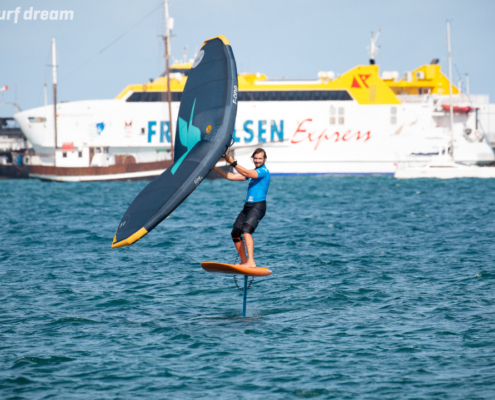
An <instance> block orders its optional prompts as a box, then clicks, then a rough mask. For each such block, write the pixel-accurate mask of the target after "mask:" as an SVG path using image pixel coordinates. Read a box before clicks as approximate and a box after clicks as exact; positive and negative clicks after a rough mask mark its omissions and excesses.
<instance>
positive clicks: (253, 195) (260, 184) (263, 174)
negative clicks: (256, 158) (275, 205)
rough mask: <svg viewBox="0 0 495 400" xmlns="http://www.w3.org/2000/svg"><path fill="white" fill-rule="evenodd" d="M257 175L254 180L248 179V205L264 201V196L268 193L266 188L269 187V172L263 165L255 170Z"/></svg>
mask: <svg viewBox="0 0 495 400" xmlns="http://www.w3.org/2000/svg"><path fill="white" fill-rule="evenodd" d="M255 171H256V172H257V173H258V177H257V178H256V179H253V178H248V180H249V187H248V192H247V198H246V201H247V202H248V203H257V202H258V201H265V200H266V194H267V193H268V186H269V185H270V171H268V168H266V166H265V165H263V166H262V167H260V168H256V169H255Z"/></svg>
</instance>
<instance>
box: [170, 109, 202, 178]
mask: <svg viewBox="0 0 495 400" xmlns="http://www.w3.org/2000/svg"><path fill="white" fill-rule="evenodd" d="M195 106H196V99H194V103H193V106H192V110H191V117H190V118H189V125H188V124H187V122H186V121H184V120H183V119H182V118H181V117H179V139H180V142H181V143H182V145H183V146H185V147H187V151H186V152H185V153H184V155H183V156H182V157H181V158H179V160H178V161H177V162H176V163H175V165H174V166H173V167H172V175H173V174H175V171H177V168H179V165H181V164H182V161H184V158H186V156H187V155H188V154H189V152H190V151H191V149H192V148H193V147H194V145H195V144H196V143H198V142H199V141H200V140H201V130H200V129H199V128H198V127H197V126H194V125H193V124H192V121H193V116H194V107H195Z"/></svg>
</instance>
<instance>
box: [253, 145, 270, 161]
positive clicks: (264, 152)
mask: <svg viewBox="0 0 495 400" xmlns="http://www.w3.org/2000/svg"><path fill="white" fill-rule="evenodd" d="M259 153H263V158H264V159H265V160H266V151H265V150H264V149H262V148H261V147H258V148H257V149H256V150H255V151H254V153H253V154H252V155H251V158H254V156H255V155H256V154H259Z"/></svg>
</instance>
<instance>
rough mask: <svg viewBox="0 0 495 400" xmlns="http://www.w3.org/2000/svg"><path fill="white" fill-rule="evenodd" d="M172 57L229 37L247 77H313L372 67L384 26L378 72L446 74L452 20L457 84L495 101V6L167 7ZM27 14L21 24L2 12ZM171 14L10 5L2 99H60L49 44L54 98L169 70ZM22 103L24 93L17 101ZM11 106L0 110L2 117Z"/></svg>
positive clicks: (247, 0)
mask: <svg viewBox="0 0 495 400" xmlns="http://www.w3.org/2000/svg"><path fill="white" fill-rule="evenodd" d="M169 4H170V7H169V10H170V16H171V17H173V18H174V29H173V31H172V35H173V37H172V44H171V45H172V56H173V58H175V59H182V58H183V54H184V49H185V48H186V47H187V58H188V59H189V58H194V55H195V53H196V52H197V51H198V50H199V48H200V47H201V45H202V43H203V41H204V40H205V39H208V38H211V37H214V36H218V35H224V36H226V37H227V38H228V40H229V41H230V43H231V45H232V48H233V51H234V55H235V57H236V61H237V68H238V71H239V72H262V73H264V74H265V75H267V76H268V77H269V78H273V79H280V78H286V79H311V78H313V79H316V78H317V74H318V72H319V71H334V72H335V73H337V74H342V73H344V72H345V71H347V70H349V69H351V68H353V67H355V66H357V65H360V64H367V63H368V59H369V56H368V52H367V47H368V46H369V43H370V36H371V32H376V31H377V30H378V28H379V27H380V28H381V34H380V36H379V39H378V45H379V46H380V47H381V48H380V54H379V55H378V56H377V57H376V61H377V64H378V65H379V66H380V71H381V72H383V71H399V73H400V75H401V76H402V74H403V72H405V71H412V70H413V69H415V68H417V67H419V66H421V65H423V64H426V63H429V62H430V60H432V59H433V58H439V59H440V63H441V64H442V71H443V72H444V73H445V74H447V72H448V69H447V68H448V63H447V35H446V21H447V20H450V21H451V31H452V53H453V59H454V61H453V63H454V67H453V77H454V82H455V83H456V82H457V78H458V76H461V77H462V78H463V79H464V77H465V74H466V73H468V74H469V81H470V91H471V93H476V94H488V95H490V101H491V102H495V78H494V76H495V73H494V72H495V68H494V66H495V45H494V43H495V24H494V23H493V18H494V17H495V1H494V0H472V1H470V2H467V1H465V0H415V1H404V0H375V1H369V0H355V1H353V0H243V1H241V0H169ZM16 7H21V9H20V13H19V16H18V20H17V22H15V21H14V14H11V15H10V19H9V20H7V19H6V18H7V13H5V19H1V18H2V13H3V11H8V10H15V9H16ZM31 7H32V8H33V11H35V10H40V11H42V10H47V11H48V12H50V11H53V10H55V11H59V10H70V11H73V15H74V17H73V20H68V21H65V20H64V21H60V20H50V19H48V20H40V19H39V18H40V16H38V19H37V20H36V21H35V20H25V19H24V13H25V12H26V11H28V10H29V9H30V8H31ZM164 28H165V18H164V11H163V1H160V0H140V1H135V0H134V1H133V0H119V1H116V0H98V1H96V0H84V1H76V0H29V1H28V0H17V1H15V0H2V1H1V2H0V51H1V58H0V87H2V86H4V85H7V86H8V87H9V90H7V91H5V92H3V93H0V102H2V101H3V102H14V101H15V99H16V98H17V103H18V104H19V106H20V107H21V108H22V109H24V110H26V109H30V108H34V107H39V106H42V105H43V104H44V85H45V83H47V84H48V103H49V104H51V103H52V95H51V84H52V75H51V74H52V72H51V40H52V38H55V39H56V42H57V52H58V63H59V68H58V100H59V101H77V100H91V99H109V98H114V97H115V96H117V94H118V93H119V92H120V91H121V90H122V89H124V88H125V87H126V86H127V85H128V84H134V83H145V82H147V81H149V79H151V78H156V77H157V76H159V75H160V74H161V73H163V71H164V69H165V67H164V65H165V64H164V59H163V53H164V44H163V39H162V37H161V35H163V33H164ZM16 96H17V97H16ZM13 113H14V109H13V107H9V106H0V116H12V114H13Z"/></svg>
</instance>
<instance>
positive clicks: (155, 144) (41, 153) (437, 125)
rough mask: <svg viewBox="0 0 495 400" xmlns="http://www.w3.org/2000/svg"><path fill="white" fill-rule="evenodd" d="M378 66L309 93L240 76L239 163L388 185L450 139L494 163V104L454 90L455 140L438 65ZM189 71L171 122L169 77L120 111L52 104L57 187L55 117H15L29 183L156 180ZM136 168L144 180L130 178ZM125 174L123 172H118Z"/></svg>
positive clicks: (177, 78) (322, 81)
mask: <svg viewBox="0 0 495 400" xmlns="http://www.w3.org/2000/svg"><path fill="white" fill-rule="evenodd" d="M234 50H235V44H234ZM371 61H372V62H371V63H370V64H369V65H360V66H357V67H355V68H352V69H351V70H349V71H347V72H345V73H343V74H341V75H340V76H339V75H337V74H335V73H334V72H331V71H330V72H320V73H319V74H318V77H317V79H314V80H310V81H308V80H298V81H290V80H269V79H268V78H267V77H266V76H265V75H263V74H260V73H257V74H250V73H242V74H240V75H239V106H238V114H237V120H236V128H235V132H234V144H233V147H232V148H233V149H234V156H235V158H236V159H237V160H238V162H239V163H240V164H241V165H246V166H250V165H252V161H251V159H250V155H251V153H252V151H253V150H254V148H256V147H264V148H265V149H266V151H267V155H268V161H267V164H268V167H269V168H270V171H271V172H272V173H273V174H338V173H345V174H349V173H357V174H364V173H388V174H393V173H394V172H395V171H396V169H397V165H398V164H399V163H401V162H407V164H408V165H411V166H422V165H425V164H426V163H427V162H428V161H429V160H430V158H431V157H432V156H435V155H438V154H440V152H441V149H442V148H443V147H444V146H445V142H446V141H448V140H451V139H452V138H453V142H452V143H453V149H454V152H455V154H456V161H458V162H460V163H463V164H473V165H474V164H486V163H493V162H494V161H495V156H494V154H493V152H492V149H491V146H490V144H489V143H488V142H487V141H486V140H485V137H484V134H483V132H482V130H481V128H480V126H479V123H478V118H477V113H478V110H479V109H481V108H484V109H486V108H487V107H488V99H487V97H482V96H478V97H477V96H471V97H470V98H471V99H472V100H473V102H472V103H471V102H470V101H469V99H468V97H467V96H466V95H465V94H462V93H461V92H460V91H459V89H458V88H457V87H456V86H454V85H452V89H451V92H452V97H453V100H452V101H453V104H454V105H455V106H456V107H457V108H456V109H454V110H453V114H454V117H453V126H452V130H451V129H450V123H449V113H450V102H449V93H450V89H449V86H450V82H449V80H448V79H447V77H446V76H445V75H444V74H443V73H442V71H441V67H440V65H439V64H438V60H433V61H432V62H431V63H430V64H425V65H422V66H420V67H419V68H417V69H415V70H413V71H409V72H406V73H404V75H403V77H402V78H400V77H399V73H398V72H396V71H385V72H382V73H380V69H379V66H378V65H376V64H375V62H374V56H373V55H372V60H371ZM191 65H192V61H191V62H188V63H182V64H180V63H175V64H174V65H172V67H171V69H170V72H171V74H170V80H169V81H168V82H169V84H170V90H171V92H172V93H171V95H172V104H171V114H172V118H169V111H168V106H167V102H166V101H165V100H166V98H167V83H168V82H167V79H166V77H164V76H161V77H159V78H157V79H156V80H154V81H153V82H149V83H145V84H135V85H129V86H127V87H126V88H125V89H124V90H123V91H122V92H121V93H120V94H119V95H117V96H116V98H115V99H113V100H92V101H89V100H88V101H77V102H69V103H62V104H57V126H58V135H57V150H56V151H55V161H56V162H55V163H56V167H57V168H65V170H60V169H58V171H60V174H59V175H56V174H55V175H53V174H54V169H53V168H54V166H53V164H54V161H53V153H54V144H55V142H54V140H55V138H54V135H53V131H54V113H53V106H46V107H40V108H35V109H31V110H27V111H24V112H21V113H17V114H16V115H15V116H14V117H15V119H16V121H17V122H18V123H19V125H20V127H21V129H22V130H23V132H24V134H25V135H26V137H27V138H28V139H29V141H30V142H31V143H32V144H33V147H34V148H35V150H36V152H37V155H35V156H33V157H32V158H31V160H29V161H30V163H31V172H32V176H33V177H39V178H43V179H58V180H70V179H73V180H85V179H101V176H99V177H98V176H97V177H96V178H95V175H94V173H93V171H97V169H98V168H100V171H102V170H101V168H107V169H106V171H107V172H109V173H107V174H106V179H114V178H118V177H121V178H122V179H126V178H127V177H133V178H136V179H139V178H140V176H139V174H138V173H142V174H145V173H146V172H149V173H150V176H153V175H154V174H157V173H158V172H160V170H161V169H160V168H162V167H163V168H165V167H166V166H167V165H170V163H171V156H170V150H171V145H170V135H169V120H171V121H173V122H174V121H176V119H177V113H178V109H179V102H180V98H181V95H182V90H183V88H184V84H185V82H186V80H187V73H188V70H189V68H190V67H191ZM466 104H467V105H468V106H469V107H468V108H466ZM157 163H161V164H157ZM129 165H130V166H131V167H133V168H138V169H139V168H140V171H131V172H132V173H134V175H129V170H128V169H125V168H129ZM156 165H161V167H160V168H155V167H154V166H156ZM118 166H120V167H119V168H120V170H119V171H121V170H122V169H123V168H124V167H123V166H125V168H124V169H125V171H124V172H118V171H117V167H118ZM76 168H80V170H79V172H77V171H76ZM81 168H82V169H81ZM88 168H89V169H88ZM112 168H113V169H114V170H112ZM64 174H65V175H64ZM70 174H72V175H70ZM91 174H93V175H91ZM122 174H124V175H122ZM67 176H71V178H70V179H69V178H67ZM85 176H87V178H85Z"/></svg>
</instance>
